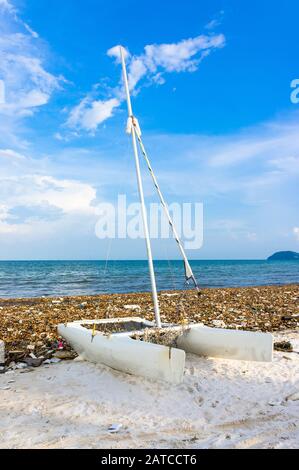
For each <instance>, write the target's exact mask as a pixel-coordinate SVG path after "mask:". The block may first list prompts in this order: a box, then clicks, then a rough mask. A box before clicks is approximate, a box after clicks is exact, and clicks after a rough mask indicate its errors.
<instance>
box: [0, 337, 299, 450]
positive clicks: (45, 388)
mask: <svg viewBox="0 0 299 470" xmlns="http://www.w3.org/2000/svg"><path fill="white" fill-rule="evenodd" d="M275 336H276V339H287V340H290V341H291V342H292V344H293V346H294V352H292V353H283V352H275V353H274V362H273V363H272V364H268V363H254V362H244V361H227V360H221V359H204V358H199V357H196V356H193V355H187V361H186V373H185V376H184V381H183V383H182V384H180V385H179V386H172V385H170V384H166V383H161V382H154V381H150V380H146V379H143V378H141V377H133V376H129V375H126V374H123V373H120V372H117V371H113V370H111V369H109V368H107V367H104V366H101V365H93V364H90V363H87V362H76V361H64V362H61V363H59V364H55V365H48V366H45V365H43V366H41V367H39V368H37V369H31V372H27V371H18V370H17V371H14V372H10V373H6V374H3V375H0V394H1V400H0V447H1V448H24V447H26V448H138V447H141V448H144V447H146V448H295V447H298V445H299V429H298V423H299V334H298V332H294V331H293V332H292V331H288V332H285V333H279V334H277V333H276V334H275ZM113 423H115V424H117V425H121V427H120V428H119V431H118V432H117V433H115V434H111V433H109V431H108V429H109V426H110V425H111V424H113Z"/></svg>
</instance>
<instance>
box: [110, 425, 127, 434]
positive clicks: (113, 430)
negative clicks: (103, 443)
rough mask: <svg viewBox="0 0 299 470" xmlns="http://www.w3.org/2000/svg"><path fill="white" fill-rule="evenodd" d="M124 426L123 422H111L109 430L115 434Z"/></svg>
mask: <svg viewBox="0 0 299 470" xmlns="http://www.w3.org/2000/svg"><path fill="white" fill-rule="evenodd" d="M122 426H123V425H122V424H117V423H114V424H111V426H109V428H108V432H109V433H110V434H115V433H117V432H119V431H120V430H121V428H122Z"/></svg>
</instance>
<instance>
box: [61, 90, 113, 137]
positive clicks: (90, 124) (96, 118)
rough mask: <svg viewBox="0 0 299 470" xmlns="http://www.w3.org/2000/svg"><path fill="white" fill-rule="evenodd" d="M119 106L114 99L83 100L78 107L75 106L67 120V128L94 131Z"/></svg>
mask: <svg viewBox="0 0 299 470" xmlns="http://www.w3.org/2000/svg"><path fill="white" fill-rule="evenodd" d="M119 105H120V102H119V100H118V99H116V98H111V99H108V100H106V101H105V100H104V101H101V100H92V99H90V98H89V97H86V98H84V99H83V100H82V101H81V102H80V103H79V104H78V106H75V107H74V108H73V109H72V110H71V112H70V115H69V118H68V120H67V123H66V124H67V126H69V127H71V128H81V129H85V130H87V131H94V130H95V129H96V128H97V127H98V125H99V124H101V123H102V122H104V121H105V120H106V119H108V118H110V117H111V116H112V115H113V111H114V109H115V108H117V107H118V106H119Z"/></svg>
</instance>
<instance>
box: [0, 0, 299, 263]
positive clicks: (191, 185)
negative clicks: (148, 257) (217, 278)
mask: <svg viewBox="0 0 299 470" xmlns="http://www.w3.org/2000/svg"><path fill="white" fill-rule="evenodd" d="M298 14H299V5H298V2H296V1H286V2H279V1H251V2H239V1H232V0H231V1H210V2H203V1H196V2H195V1H188V0H186V1H184V2H181V1H164V2H158V1H151V2H144V1H132V0H131V1H128V0H127V1H115V2H106V1H105V2H104V1H101V0H85V1H84V2H83V1H81V0H77V1H76V2H74V1H73V0H64V1H63V2H61V1H58V0H22V1H21V0H0V54H1V55H0V80H2V81H3V82H2V83H4V84H5V102H2V104H1V103H0V178H1V182H0V183H1V184H0V258H1V259H48V258H49V259H90V258H91V259H98V258H105V257H106V254H107V249H108V245H109V249H110V256H111V257H112V258H125V259H129V258H144V257H145V249H144V242H143V241H142V240H137V241H136V240H134V241H132V240H114V241H113V242H112V243H111V244H108V242H107V241H105V240H104V241H103V240H99V239H98V238H97V237H96V236H95V223H96V221H97V218H98V216H97V205H98V204H99V203H102V202H112V203H114V202H116V197H117V194H118V193H126V194H127V197H128V200H129V201H130V202H131V201H132V202H133V201H137V198H138V195H137V193H136V182H135V173H134V171H135V170H134V161H133V157H132V151H131V147H130V140H129V138H128V136H126V134H125V133H124V127H125V123H126V107H125V103H124V101H123V95H122V91H121V87H120V66H119V64H118V63H117V58H116V57H115V56H114V49H113V48H114V46H116V45H118V44H120V43H121V44H123V45H124V46H125V47H126V48H127V50H128V52H129V55H128V58H127V60H128V68H129V76H130V84H131V88H132V94H133V106H134V110H135V114H136V115H137V116H138V118H139V121H140V124H141V126H142V130H143V137H144V141H145V144H146V146H147V148H148V151H149V154H150V156H151V160H152V164H153V167H154V169H155V172H156V174H157V177H158V179H159V181H160V184H161V186H162V189H163V191H164V193H165V197H166V199H167V200H168V201H169V202H170V203H171V202H176V201H177V202H189V201H191V202H202V203H203V204H204V243H203V247H202V248H201V249H200V250H196V251H191V252H190V253H189V255H190V257H191V258H199V259H200V258H202V259H213V258H214V259H215V258H222V259H231V258H251V259H254V258H264V257H266V256H268V255H269V254H271V253H272V252H273V251H277V250H283V249H290V250H296V251H298V250H299V219H298V176H299V132H298V131H299V103H297V104H296V103H293V102H292V101H291V99H290V95H291V92H292V88H291V82H292V81H293V80H295V79H299V64H298V33H297V31H298ZM298 96H299V93H298ZM143 172H144V179H145V192H146V197H147V201H148V202H151V201H155V200H156V198H155V194H154V192H153V190H152V187H151V184H150V181H149V179H148V175H147V173H146V169H145V168H144V167H143ZM110 245H111V246H110ZM153 251H154V256H155V257H156V258H165V257H170V258H176V257H178V253H177V247H176V245H175V243H174V242H173V240H168V241H165V240H162V241H159V240H154V241H153Z"/></svg>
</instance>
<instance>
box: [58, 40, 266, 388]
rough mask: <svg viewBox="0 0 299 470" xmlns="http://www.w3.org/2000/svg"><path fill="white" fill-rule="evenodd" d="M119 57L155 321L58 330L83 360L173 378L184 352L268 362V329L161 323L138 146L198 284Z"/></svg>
mask: <svg viewBox="0 0 299 470" xmlns="http://www.w3.org/2000/svg"><path fill="white" fill-rule="evenodd" d="M120 58H121V63H122V70H123V80H124V87H125V93H126V99H127V107H128V121H127V129H126V131H127V133H128V134H130V135H131V137H132V145H133V152H134V158H135V166H136V175H137V184H138V191H139V196H140V203H141V214H142V220H143V227H144V235H145V241H146V249H147V258H148V264H149V273H150V280H151V291H152V299H153V306H154V312H155V322H148V321H145V320H143V319H142V318H137V317H129V318H114V319H105V320H82V321H81V320H80V321H76V322H71V323H67V324H66V325H63V324H61V325H59V326H58V332H59V334H60V335H61V336H63V337H64V338H65V339H66V340H67V341H68V342H69V343H70V344H71V346H72V347H73V348H74V349H75V350H76V351H77V353H78V354H79V355H80V357H81V358H82V359H84V360H89V361H92V362H99V363H102V364H105V365H107V366H109V367H112V368H114V369H117V370H120V371H123V372H127V373H131V374H136V375H141V376H144V377H148V378H153V379H162V380H166V381H168V382H172V383H180V382H181V381H182V379H183V374H184V365H185V353H186V352H187V353H193V354H197V355H201V356H210V357H221V358H227V359H237V360H247V361H271V360H272V352H273V337H272V335H271V334H269V333H258V332H249V331H241V330H226V329H220V328H209V327H206V326H204V325H202V324H189V325H184V326H180V325H169V324H162V323H161V319H160V311H159V302H158V296H157V288H156V280H155V272H154V266H153V258H152V252H151V243H150V237H149V229H148V222H147V212H146V206H145V201H144V193H143V185H142V178H141V172H140V161H139V152H138V146H139V148H140V151H141V153H142V155H143V157H144V158H145V161H146V164H147V166H148V169H149V171H150V174H151V177H152V180H153V183H154V186H155V188H156V190H157V193H158V196H159V199H160V202H161V205H162V207H163V209H164V211H165V215H166V217H167V220H168V222H169V225H170V227H171V230H172V232H173V235H174V238H175V240H176V243H177V245H178V248H179V250H180V252H181V255H182V258H183V262H184V266H185V277H186V280H187V282H189V281H192V282H193V284H194V287H195V289H196V290H197V292H198V294H199V295H200V289H199V286H198V284H197V281H196V278H195V276H194V274H193V271H192V268H191V266H190V263H189V261H188V259H187V256H186V253H185V251H184V248H183V245H182V243H181V240H180V238H179V236H178V233H177V231H176V228H175V226H174V224H173V221H172V218H171V216H170V213H169V210H168V207H167V204H166V202H165V200H164V197H163V195H162V192H161V190H160V187H159V185H158V181H157V179H156V176H155V174H154V172H153V169H152V167H151V164H150V160H149V158H148V155H147V152H146V150H145V147H144V144H143V141H142V136H141V130H140V126H139V123H138V120H137V118H136V117H135V116H134V114H133V111H132V104H131V97H130V90H129V85H128V78H127V70H126V64H125V55H124V49H123V48H122V47H120ZM199 299H200V297H199ZM151 332H152V334H151ZM161 332H162V333H163V334H162V335H161ZM161 336H162V337H163V341H162V343H163V344H157V343H159V340H157V338H159V337H161ZM165 338H166V341H165ZM167 338H168V339H169V341H168V342H167ZM174 344H175V346H174Z"/></svg>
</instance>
